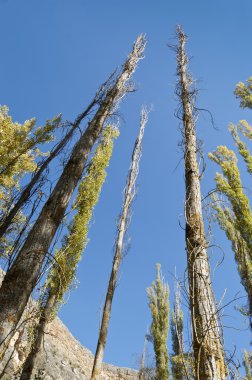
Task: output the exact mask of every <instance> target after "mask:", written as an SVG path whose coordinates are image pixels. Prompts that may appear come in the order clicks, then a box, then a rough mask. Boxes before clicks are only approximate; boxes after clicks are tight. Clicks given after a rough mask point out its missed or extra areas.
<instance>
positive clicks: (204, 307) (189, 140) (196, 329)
mask: <svg viewBox="0 0 252 380" xmlns="http://www.w3.org/2000/svg"><path fill="white" fill-rule="evenodd" d="M177 35H178V40H179V45H178V48H177V65H178V67H177V71H178V76H179V90H180V98H181V102H182V114H183V124H184V142H185V183H186V205H185V215H186V247H187V262H188V276H189V297H190V311H191V318H192V339H193V349H194V357H195V371H196V378H197V379H200V380H224V379H225V378H226V368H225V361H224V354H223V347H222V341H221V337H220V332H219V328H218V318H217V311H216V307H215V299H214V294H213V290H212V283H211V278H210V266H209V261H208V255H207V249H206V248H207V242H206V237H205V232H204V222H203V216H202V205H201V191H200V175H199V167H198V163H197V141H196V131H195V121H194V115H193V109H194V106H193V101H194V98H193V96H194V94H193V93H192V92H191V88H190V87H191V84H192V80H191V78H190V76H189V75H188V72H187V64H188V58H187V56H186V53H185V43H186V40H187V37H186V35H185V34H184V32H183V30H182V29H181V28H180V27H178V30H177Z"/></svg>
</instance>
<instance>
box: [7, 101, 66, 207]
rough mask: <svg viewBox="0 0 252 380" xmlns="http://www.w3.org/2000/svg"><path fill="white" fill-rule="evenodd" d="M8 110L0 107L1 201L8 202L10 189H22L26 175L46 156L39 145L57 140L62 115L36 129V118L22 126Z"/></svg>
mask: <svg viewBox="0 0 252 380" xmlns="http://www.w3.org/2000/svg"><path fill="white" fill-rule="evenodd" d="M8 111H9V110H8V108H7V107H6V106H3V107H0V143H1V144H0V200H3V199H5V196H6V193H8V190H10V189H12V188H13V187H16V188H19V181H20V179H21V178H22V177H23V175H24V174H26V173H32V172H34V171H35V170H36V167H37V164H36V161H35V159H36V158H37V157H38V156H41V155H44V154H45V153H42V152H41V151H40V149H39V148H38V145H39V144H43V143H46V142H49V141H52V140H53V138H54V137H53V132H54V130H55V129H56V128H57V127H58V126H59V123H60V119H61V117H60V115H59V116H57V117H56V118H54V119H53V120H52V121H50V120H48V121H47V122H46V125H45V126H42V127H38V128H36V119H34V118H33V119H30V120H26V121H25V122H24V123H23V124H19V123H17V122H13V121H12V117H11V116H9V114H8Z"/></svg>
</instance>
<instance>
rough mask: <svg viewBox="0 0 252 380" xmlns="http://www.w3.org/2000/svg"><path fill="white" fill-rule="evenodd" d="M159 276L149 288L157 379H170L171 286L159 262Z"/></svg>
mask: <svg viewBox="0 0 252 380" xmlns="http://www.w3.org/2000/svg"><path fill="white" fill-rule="evenodd" d="M156 267H157V277H156V280H155V282H153V283H152V286H151V287H149V288H148V289H147V295H148V299H149V307H150V310H151V314H152V324H151V329H150V332H151V336H152V340H153V345H154V351H155V358H156V379H157V380H168V379H169V368H168V365H169V357H168V349H167V337H168V327H169V287H168V285H167V284H166V283H165V282H164V279H163V277H162V273H161V265H160V264H157V265H156Z"/></svg>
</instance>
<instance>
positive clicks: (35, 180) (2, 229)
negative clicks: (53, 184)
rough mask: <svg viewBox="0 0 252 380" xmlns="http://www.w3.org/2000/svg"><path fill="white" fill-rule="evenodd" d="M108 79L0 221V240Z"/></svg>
mask: <svg viewBox="0 0 252 380" xmlns="http://www.w3.org/2000/svg"><path fill="white" fill-rule="evenodd" d="M109 81H110V78H109V79H108V81H106V82H105V83H104V84H103V85H102V86H101V87H100V89H99V90H98V92H97V93H96V95H95V97H94V99H93V100H92V102H91V103H90V104H89V106H88V107H87V108H86V109H85V111H83V112H82V113H81V114H80V115H79V116H78V117H77V118H76V120H75V121H74V123H73V124H72V126H71V128H70V130H69V131H68V132H67V134H66V135H65V136H64V137H63V138H62V140H61V141H60V142H59V143H58V144H57V145H56V146H55V148H54V149H53V150H52V152H51V153H50V156H49V157H48V158H47V159H46V160H45V161H44V162H43V163H42V165H41V166H40V167H39V169H38V171H37V172H35V174H34V175H33V177H32V178H31V181H30V182H29V183H28V185H27V186H26V187H25V189H24V190H23V191H22V193H21V195H20V197H19V199H18V200H17V202H16V203H15V205H14V206H13V207H12V209H11V210H10V212H9V213H8V214H7V215H6V217H5V218H4V220H2V221H1V224H0V239H1V238H2V237H3V236H4V234H5V233H6V232H7V230H8V228H9V227H10V225H11V223H12V222H13V219H14V218H15V216H16V215H17V213H18V212H19V210H20V209H21V208H22V207H23V206H24V204H25V203H26V202H27V201H28V200H29V198H30V195H31V191H32V189H33V188H34V186H35V185H36V184H37V183H38V181H39V179H40V177H41V175H42V174H43V172H44V171H45V169H46V168H48V166H49V164H50V163H51V161H52V160H53V159H54V158H55V157H56V156H57V155H58V154H59V153H60V152H61V151H62V149H63V148H64V147H65V145H66V144H67V143H68V142H69V140H70V139H71V137H72V136H73V133H74V132H75V130H76V129H77V128H79V126H80V124H81V122H82V121H83V119H84V118H85V117H86V116H87V115H88V114H89V112H90V111H91V110H92V108H93V107H94V106H95V105H96V104H97V103H98V102H99V101H100V100H101V99H102V97H103V93H104V90H105V89H106V85H107V83H109Z"/></svg>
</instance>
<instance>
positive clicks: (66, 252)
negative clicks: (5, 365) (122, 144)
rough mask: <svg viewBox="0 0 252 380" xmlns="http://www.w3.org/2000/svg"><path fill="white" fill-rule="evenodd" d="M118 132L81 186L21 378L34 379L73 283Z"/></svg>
mask: <svg viewBox="0 0 252 380" xmlns="http://www.w3.org/2000/svg"><path fill="white" fill-rule="evenodd" d="M117 135H118V131H117V129H115V128H114V127H113V126H108V127H106V129H105V130H104V132H103V135H102V138H101V142H100V143H99V145H98V146H97V148H96V151H95V153H94V156H93V157H92V159H91V161H90V163H89V166H88V168H87V172H86V174H85V176H84V179H83V180H82V182H81V184H80V186H79V190H78V195H77V198H76V202H75V209H76V211H77V213H76V215H75V216H74V218H73V222H72V223H71V224H70V226H69V234H68V235H67V236H66V237H65V239H64V243H63V246H62V248H61V249H60V250H59V251H57V252H56V254H55V257H54V264H53V266H52V268H51V271H50V273H49V275H48V278H47V280H46V284H45V286H44V291H43V294H42V296H41V298H40V300H39V309H40V310H39V311H40V318H39V322H38V324H36V323H35V326H34V327H33V331H32V345H31V350H30V353H29V354H28V356H27V358H26V360H25V362H24V364H23V368H22V373H21V376H20V380H30V379H32V375H33V370H34V368H35V366H36V359H37V355H38V353H39V351H40V350H41V349H42V340H43V336H44V333H45V329H46V326H47V324H48V323H49V322H51V321H52V320H53V319H54V317H55V316H56V315H57V312H58V308H59V307H60V304H61V303H62V301H63V298H64V294H65V293H66V292H67V291H68V290H69V287H70V286H71V284H72V282H73V279H74V276H75V273H76V268H77V266H78V263H79V261H80V258H81V256H82V254H83V251H84V249H85V247H86V245H87V242H88V226H89V222H90V220H91V218H92V214H93V209H94V207H95V205H96V203H97V202H98V199H99V195H100V192H101V188H102V185H103V183H104V181H105V178H106V168H107V166H108V165H109V161H110V157H111V155H112V150H113V139H114V138H115V137H117Z"/></svg>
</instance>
